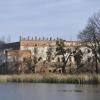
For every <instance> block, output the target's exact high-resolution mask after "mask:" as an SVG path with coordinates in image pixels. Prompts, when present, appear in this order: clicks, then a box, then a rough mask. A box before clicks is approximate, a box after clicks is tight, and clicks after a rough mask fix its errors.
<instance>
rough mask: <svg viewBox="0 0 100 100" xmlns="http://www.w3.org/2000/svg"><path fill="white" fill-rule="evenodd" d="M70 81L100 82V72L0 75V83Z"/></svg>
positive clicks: (82, 82) (74, 82)
mask: <svg viewBox="0 0 100 100" xmlns="http://www.w3.org/2000/svg"><path fill="white" fill-rule="evenodd" d="M7 82H16V83H57V84H58V83H68V84H100V75H99V74H98V75H97V74H78V75H69V74H65V75H63V74H21V75H0V83H7Z"/></svg>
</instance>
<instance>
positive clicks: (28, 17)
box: [0, 0, 100, 42]
mask: <svg viewBox="0 0 100 100" xmlns="http://www.w3.org/2000/svg"><path fill="white" fill-rule="evenodd" d="M98 10H100V0H0V39H5V40H6V41H8V42H9V41H10V42H12V41H18V40H19V36H20V35H21V36H23V37H27V36H30V37H35V36H37V37H53V38H57V37H58V38H63V39H66V40H76V39H77V34H79V32H80V31H81V30H82V29H83V28H84V27H85V25H86V23H87V21H88V18H89V17H91V16H92V15H93V14H94V13H96V12H97V11H98Z"/></svg>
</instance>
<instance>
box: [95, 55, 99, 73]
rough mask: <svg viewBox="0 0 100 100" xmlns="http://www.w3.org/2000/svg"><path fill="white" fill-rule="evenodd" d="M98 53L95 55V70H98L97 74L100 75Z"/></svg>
mask: <svg viewBox="0 0 100 100" xmlns="http://www.w3.org/2000/svg"><path fill="white" fill-rule="evenodd" d="M97 60H98V59H97V53H95V68H96V73H97V74H98V73H99V69H98V61H97Z"/></svg>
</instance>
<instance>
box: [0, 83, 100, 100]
mask: <svg viewBox="0 0 100 100" xmlns="http://www.w3.org/2000/svg"><path fill="white" fill-rule="evenodd" d="M0 100H100V85H75V84H74V85H73V84H44V83H43V84H42V83H1V84H0Z"/></svg>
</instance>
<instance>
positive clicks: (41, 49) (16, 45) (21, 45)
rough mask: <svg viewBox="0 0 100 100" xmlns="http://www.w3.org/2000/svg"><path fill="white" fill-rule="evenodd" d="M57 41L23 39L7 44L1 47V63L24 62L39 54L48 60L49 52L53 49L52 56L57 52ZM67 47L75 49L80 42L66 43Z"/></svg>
mask: <svg viewBox="0 0 100 100" xmlns="http://www.w3.org/2000/svg"><path fill="white" fill-rule="evenodd" d="M56 40H58V38H57V39H52V38H44V37H43V38H37V37H35V38H30V37H27V38H22V37H20V40H19V41H18V42H13V43H6V44H2V45H0V62H5V61H8V62H10V61H13V60H21V61H22V60H23V58H25V57H32V56H34V55H36V54H37V57H38V58H39V57H41V58H42V59H43V60H46V58H47V51H48V49H49V48H52V51H53V52H52V55H54V53H55V50H56ZM64 43H65V45H66V46H67V47H75V46H77V45H79V44H80V43H79V42H78V41H64Z"/></svg>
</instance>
